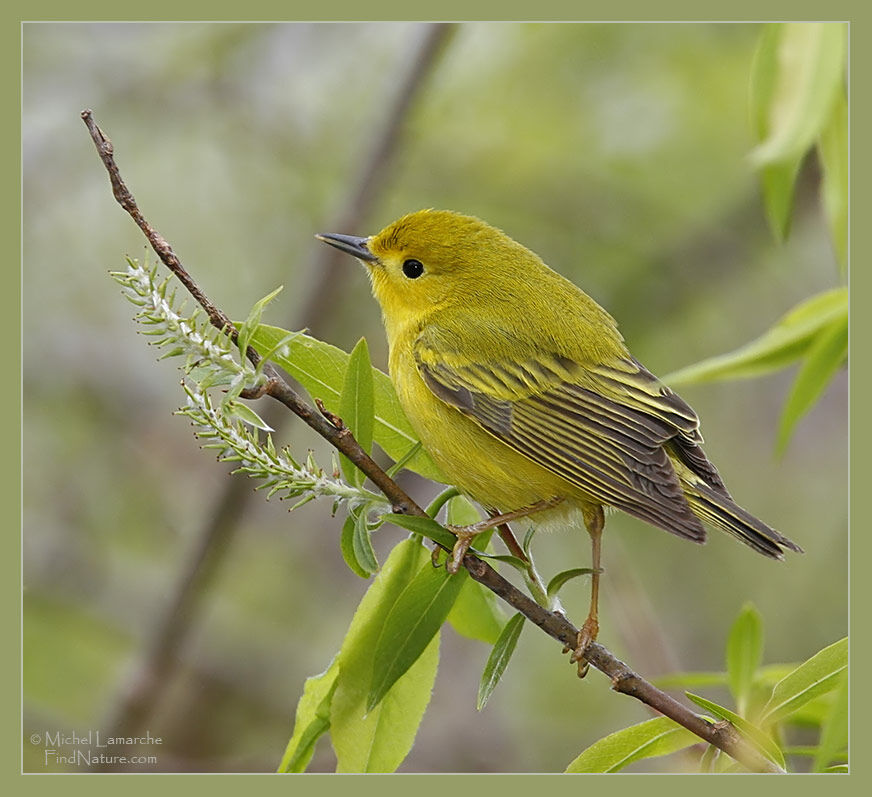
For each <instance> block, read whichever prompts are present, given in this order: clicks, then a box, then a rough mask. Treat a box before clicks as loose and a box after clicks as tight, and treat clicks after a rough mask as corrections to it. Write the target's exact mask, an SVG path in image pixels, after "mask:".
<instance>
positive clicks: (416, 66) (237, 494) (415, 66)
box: [85, 24, 456, 737]
mask: <svg viewBox="0 0 872 797" xmlns="http://www.w3.org/2000/svg"><path fill="white" fill-rule="evenodd" d="M423 28H424V32H423V36H422V37H421V40H420V41H419V42H418V43H417V44H416V45H415V46H414V47H413V48H412V50H411V56H410V59H409V62H408V64H407V65H404V66H403V67H401V68H400V70H399V71H400V77H399V83H398V88H397V91H396V92H395V93H394V95H393V97H392V99H391V100H390V101H389V103H388V104H387V107H386V108H385V110H384V111H383V112H382V113H380V114H378V118H380V119H382V120H384V121H383V125H382V127H381V128H380V129H378V130H377V131H376V133H375V135H374V136H373V138H372V145H371V147H370V150H369V152H368V153H367V154H365V155H364V156H362V157H360V158H359V159H358V161H359V162H360V163H361V164H362V167H361V171H360V174H359V176H358V179H357V180H356V181H352V187H351V190H350V191H349V192H348V194H347V198H346V201H345V202H344V204H343V206H342V208H341V209H340V210H339V212H338V213H337V214H336V219H335V221H334V225H335V229H337V230H342V229H348V230H352V229H357V227H358V225H359V224H361V223H362V221H363V219H364V217H365V216H366V215H367V212H368V209H369V208H371V207H373V206H374V204H375V203H376V202H377V200H378V198H379V197H380V196H381V194H382V192H383V189H384V186H385V182H386V176H387V175H388V174H389V173H390V172H391V169H390V160H391V158H392V157H393V156H394V154H395V152H396V149H397V143H398V139H399V135H400V132H401V130H402V127H403V124H404V121H405V119H406V117H407V116H408V113H409V111H410V108H411V106H412V102H413V100H414V98H415V96H416V95H417V94H419V93H420V90H421V87H422V85H423V83H424V80H425V78H426V77H427V75H428V74H429V73H430V72H432V70H433V68H434V66H435V65H436V64H437V63H438V60H439V55H440V53H441V52H442V51H443V50H444V48H445V46H446V44H447V42H448V41H449V39H450V38H451V36H452V35H453V33H454V31H455V30H456V25H453V24H435V25H434V24H430V25H426V26H423ZM85 121H86V124H88V127H89V130H90V129H91V124H89V123H88V120H85ZM91 123H93V120H92V122H91ZM95 132H97V131H92V137H94V135H95ZM97 136H98V137H97V138H95V144H97V141H98V140H99V141H101V142H102V143H101V144H98V151H99V152H100V153H101V157H102V155H103V153H102V149H101V148H102V147H103V146H108V147H109V148H110V149H109V154H110V155H111V142H109V141H108V139H107V138H106V137H105V136H104V135H103V134H102V131H100V132H99V133H98V134H97ZM104 163H106V161H105V160H104ZM110 163H113V161H112V160H111V159H110ZM106 166H107V169H109V174H110V180H111V181H112V187H113V193H116V190H117V189H120V190H121V197H122V198H123V199H124V202H122V207H126V205H125V204H124V203H125V202H128V203H129V200H128V197H127V196H125V191H126V189H125V188H124V186H123V183H122V182H121V181H120V178H119V176H118V175H117V169H116V170H115V174H114V175H113V171H112V169H111V168H110V165H109V164H106ZM127 193H128V194H129V192H127ZM116 197H118V193H116ZM119 201H121V199H119ZM137 214H138V215H137V216H134V220H135V221H136V223H137V225H138V226H139V227H140V229H141V230H142V231H143V232H144V233H145V234H146V237H149V235H150V233H149V230H150V227H149V226H148V225H147V224H145V220H144V218H143V217H142V215H141V214H140V213H139V212H138V210H137ZM144 224H145V226H143V225H144ZM151 233H152V234H153V233H154V231H151ZM150 240H151V239H150ZM155 242H156V243H157V245H158V246H159V247H160V248H161V249H164V248H166V249H169V246H168V244H166V242H165V241H163V239H159V238H158V237H155ZM155 251H158V253H160V252H159V250H157V249H156V250H155ZM169 251H170V252H172V250H171V249H169ZM314 252H315V254H314V258H313V262H312V263H311V264H310V265H309V267H308V268H309V271H310V272H311V273H313V274H317V275H318V279H317V280H316V281H315V287H314V290H313V291H312V292H311V293H310V295H309V296H308V297H307V299H306V300H305V301H304V302H303V303H302V307H301V309H300V310H299V311H298V312H299V313H300V315H301V318H298V319H297V322H296V323H291V322H289V323H288V324H287V326H290V327H292V328H299V327H301V326H310V325H311V324H310V321H309V319H313V318H315V319H323V318H325V317H327V316H329V314H330V308H331V307H332V306H334V304H335V301H334V298H335V295H334V294H333V291H334V290H335V286H336V285H338V284H342V283H341V282H337V280H336V279H335V274H336V271H337V270H338V261H339V256H338V252H336V250H334V249H332V248H330V247H326V246H319V247H317V248H316V249H315V250H314ZM173 257H175V255H174V254H173ZM179 265H181V264H179ZM180 277H181V275H180ZM183 282H185V284H186V286H188V288H189V289H191V288H193V289H194V290H196V286H195V285H192V283H191V282H190V281H185V280H184V279H183ZM192 292H193V291H192ZM195 295H196V294H195ZM203 298H205V297H203ZM272 407H274V408H275V409H274V410H273V409H271V408H267V411H266V412H265V413H264V415H263V417H264V420H265V421H266V422H267V424H268V425H270V426H272V427H273V428H276V429H278V428H279V427H280V425H281V424H282V422H283V421H284V418H285V417H287V413H283V412H278V411H276V410H279V405H278V404H276V405H272ZM246 482H247V480H245V479H227V480H226V482H225V484H226V486H225V487H224V488H223V489H222V490H221V491H220V492H219V494H218V496H217V497H216V499H215V501H214V503H213V506H212V507H211V510H210V511H208V512H207V513H206V520H205V522H204V523H203V526H202V527H201V528H200V530H199V531H198V533H197V534H196V535H195V541H194V543H193V545H192V547H191V551H190V554H189V555H188V557H187V559H186V562H185V564H184V565H183V566H182V568H181V569H180V570H179V574H178V578H177V579H176V583H175V585H174V587H173V588H172V589H171V590H170V597H169V599H168V600H167V601H166V603H165V605H164V606H163V607H162V608H161V610H160V611H159V613H158V614H159V618H158V620H157V622H156V623H155V627H154V629H153V632H152V634H151V635H150V640H149V643H148V645H147V647H146V649H145V651H144V653H143V655H142V657H141V658H140V660H139V661H138V662H137V663H136V665H135V666H134V668H133V670H132V673H131V676H130V678H129V679H128V681H127V683H126V684H125V685H124V686H123V687H122V691H121V694H120V696H119V699H118V700H117V701H116V702H115V704H114V707H113V714H112V716H111V717H110V719H109V721H108V727H109V729H110V731H109V732H110V735H112V736H114V737H128V736H136V735H137V732H138V730H140V729H142V728H144V727H145V723H146V722H147V720H148V717H149V714H150V713H151V711H153V709H154V707H155V705H157V704H158V703H159V702H160V699H161V696H162V694H163V693H165V692H166V689H167V687H168V685H169V684H170V683H171V676H172V672H173V670H174V669H175V668H176V667H177V666H178V662H179V655H178V651H179V649H180V647H181V646H182V644H183V641H184V639H185V637H186V636H187V635H188V633H189V631H190V629H191V627H192V626H193V624H194V622H195V620H196V616H197V609H198V607H199V606H200V601H199V597H200V596H201V595H202V594H203V593H204V592H205V590H206V588H207V586H208V584H209V583H210V582H211V581H212V580H213V578H214V576H215V573H216V572H217V571H218V569H219V567H220V564H221V562H222V560H223V558H224V556H225V555H226V552H227V551H228V550H229V548H230V543H231V542H232V540H233V537H234V536H235V533H236V531H237V530H238V528H239V524H240V522H241V520H242V518H243V516H244V514H245V511H244V510H245V508H246V506H247V504H248V502H249V501H250V500H251V498H252V496H253V495H254V491H252V489H251V487H250V485H248V484H247V483H246Z"/></svg>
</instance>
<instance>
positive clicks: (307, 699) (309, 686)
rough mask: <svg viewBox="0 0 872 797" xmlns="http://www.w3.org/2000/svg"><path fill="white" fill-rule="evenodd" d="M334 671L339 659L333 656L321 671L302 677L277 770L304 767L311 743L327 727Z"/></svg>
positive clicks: (313, 745)
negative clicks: (295, 709) (302, 681)
mask: <svg viewBox="0 0 872 797" xmlns="http://www.w3.org/2000/svg"><path fill="white" fill-rule="evenodd" d="M338 675H339V663H338V661H337V660H336V659H335V658H334V659H333V661H332V662H331V663H330V666H329V667H328V668H327V670H326V671H325V672H322V673H321V674H320V675H314V676H312V677H311V678H307V679H306V683H305V686H304V687H303V694H302V696H301V697H300V700H299V702H298V703H297V714H296V718H295V720H294V730H293V733H292V734H291V738H290V739H289V740H288V744H287V747H286V748H285V753H284V755H283V756H282V761H281V763H280V764H279V768H278V771H279V772H305V771H306V767H307V766H308V765H309V762H310V761H311V760H312V754H313V753H314V751H315V743H316V742H317V741H318V739H319V738H320V737H321V736H322V735H323V734H324V733H325V732H326V731H327V730H328V729H329V728H330V701H331V700H332V699H333V691H334V690H335V689H336V677H337V676H338Z"/></svg>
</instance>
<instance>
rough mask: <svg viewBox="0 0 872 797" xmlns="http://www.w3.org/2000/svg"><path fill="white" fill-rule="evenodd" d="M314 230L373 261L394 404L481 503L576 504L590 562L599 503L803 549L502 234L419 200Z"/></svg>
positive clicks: (612, 343) (612, 333)
mask: <svg viewBox="0 0 872 797" xmlns="http://www.w3.org/2000/svg"><path fill="white" fill-rule="evenodd" d="M319 237H321V238H322V240H324V241H325V242H327V243H330V244H332V245H334V246H337V247H338V248H340V249H343V250H344V251H347V252H349V253H351V254H353V255H355V256H356V257H357V258H358V259H359V260H361V261H362V262H363V263H364V264H365V265H366V266H367V270H368V272H369V275H370V278H371V280H372V290H373V294H374V295H375V297H376V299H377V300H378V302H379V304H380V305H381V309H382V315H383V319H384V325H385V330H386V333H387V338H388V343H389V346H390V374H391V379H392V381H393V383H394V386H395V387H396V390H397V395H398V397H399V400H400V403H401V404H402V406H403V409H404V410H405V412H406V415H407V416H408V418H409V421H410V423H411V424H412V426H413V427H414V428H415V430H416V432H417V433H418V435H419V436H420V438H421V441H422V443H423V445H424V447H425V448H426V449H427V450H428V451H429V453H430V455H431V456H432V457H433V459H434V460H435V461H436V463H437V464H438V465H439V466H440V467H441V468H442V470H443V471H444V472H445V474H446V475H447V476H448V477H449V478H450V479H451V480H452V482H453V483H454V484H456V485H457V487H458V488H460V489H461V490H462V491H463V492H464V493H466V494H468V495H469V496H470V497H472V498H474V499H475V500H476V501H478V502H479V503H481V504H482V505H483V506H484V507H486V508H487V509H488V510H489V511H491V512H494V513H496V512H497V511H501V512H509V511H513V510H517V509H519V508H522V507H526V506H529V505H533V504H536V503H538V502H541V501H546V500H549V499H562V500H561V501H560V503H559V504H558V505H557V506H556V507H555V508H552V509H548V510H546V511H545V512H543V513H540V517H549V516H550V518H551V519H554V518H555V517H556V518H558V519H560V518H565V517H566V516H567V513H569V512H572V511H575V510H581V511H582V514H583V515H584V518H585V522H586V525H587V526H588V530H589V531H590V532H591V536H592V537H594V539H595V558H597V556H598V535H599V532H600V531H601V517H602V515H601V508H602V507H604V506H612V507H616V508H619V509H622V510H624V511H626V512H629V513H630V514H633V515H635V516H637V517H640V518H642V519H643V520H646V521H648V522H650V523H652V524H654V525H656V526H659V527H661V528H663V529H666V530H667V531H670V532H672V533H674V534H677V535H679V536H682V537H686V538H688V539H691V540H694V541H696V542H703V541H704V540H705V529H704V528H703V526H702V523H701V522H700V519H703V520H705V521H707V522H709V523H711V524H713V525H715V526H717V527H719V528H721V529H723V530H725V531H727V532H729V533H731V534H733V535H734V536H736V537H738V538H739V539H741V540H742V541H743V542H745V543H746V544H748V545H750V546H751V547H752V548H754V549H755V550H757V551H759V552H760V553H763V554H765V555H767V556H770V557H773V558H782V548H789V549H792V550H795V551H798V550H800V549H799V548H798V546H796V545H795V544H794V543H793V542H791V541H790V540H788V539H787V538H785V537H783V536H781V535H780V534H779V533H778V532H776V531H775V530H773V529H771V528H770V527H769V526H767V525H766V524H765V523H763V522H762V521H760V520H758V519H757V518H755V517H754V516H753V515H751V514H750V513H748V512H746V511H745V510H744V509H742V508H740V507H739V506H738V505H736V504H735V503H734V502H733V500H732V498H731V497H730V495H729V493H728V492H727V490H726V488H725V487H724V484H723V482H722V481H721V478H720V476H719V475H718V472H717V470H716V469H715V467H714V466H713V465H712V464H711V463H710V462H709V461H708V459H707V458H706V456H705V454H704V453H703V451H702V449H701V448H700V445H699V444H700V443H701V442H702V438H701V436H700V434H699V430H698V428H699V421H698V419H697V416H696V414H695V413H694V412H693V410H692V409H691V408H690V407H689V406H688V405H687V404H686V403H685V402H684V401H683V400H682V399H681V398H679V397H678V396H677V395H675V394H674V393H673V392H672V391H671V390H669V388H667V387H666V386H665V385H663V384H662V383H661V382H660V381H659V380H657V378H656V377H654V376H653V375H652V374H651V373H650V372H648V371H647V370H646V369H645V368H644V367H643V366H642V365H641V364H640V363H638V362H637V361H636V360H635V359H634V358H633V357H632V355H631V354H630V353H629V351H628V350H627V348H626V346H625V345H624V341H623V338H622V337H621V335H620V333H619V332H618V328H617V325H616V323H615V321H614V319H613V318H612V317H611V316H610V315H609V314H608V313H607V312H606V311H605V310H603V308H601V307H600V306H599V305H598V304H597V303H596V302H595V301H594V300H593V299H591V298H590V297H589V296H588V295H587V294H586V293H584V292H583V291H582V290H581V289H579V288H578V287H576V286H575V285H573V284H572V283H571V282H569V281H568V280H566V279H564V278H563V277H561V276H560V275H559V274H557V273H556V272H554V271H553V270H552V269H550V268H549V267H548V266H546V265H545V263H543V262H542V260H541V259H540V258H539V257H538V256H537V255H535V254H534V253H533V252H531V251H530V250H528V249H526V248H525V247H523V246H521V245H520V244H518V243H517V242H515V241H513V240H512V239H511V238H510V237H509V236H507V235H505V234H504V233H503V232H501V231H500V230H497V229H495V228H493V227H491V226H490V225H488V224H486V223H485V222H483V221H481V220H480V219H477V218H474V217H471V216H464V215H461V214H458V213H453V212H450V211H441V210H423V211H418V212H416V213H411V214H409V215H407V216H404V217H403V218H401V219H399V220H397V221H395V222H394V223H392V224H390V225H388V226H387V227H386V228H385V229H384V230H382V231H381V232H380V233H378V234H377V235H374V236H371V237H369V238H355V237H352V236H345V235H324V236H319ZM597 517H599V518H600V521H599V525H598V524H597ZM595 566H598V563H595ZM592 616H593V617H594V618H595V606H594V607H592ZM595 633H596V629H595V622H594V623H593V636H595Z"/></svg>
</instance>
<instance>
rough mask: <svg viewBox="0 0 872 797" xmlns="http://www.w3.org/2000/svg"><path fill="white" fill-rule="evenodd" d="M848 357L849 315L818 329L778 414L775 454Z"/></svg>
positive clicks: (786, 441)
mask: <svg viewBox="0 0 872 797" xmlns="http://www.w3.org/2000/svg"><path fill="white" fill-rule="evenodd" d="M847 356H848V314H847V312H845V314H844V315H843V316H842V317H841V318H838V319H836V320H835V321H833V322H832V323H831V324H830V325H829V326H828V327H825V328H823V329H821V330H820V331H819V332H818V334H817V335H816V337H815V340H814V342H813V343H812V345H811V346H810V348H809V350H808V353H807V354H806V356H805V360H804V361H803V364H802V367H801V368H800V369H799V373H798V374H797V375H796V380H795V381H794V383H793V387H792V388H791V390H790V395H789V396H788V397H787V401H785V403H784V409H783V410H782V411H781V419H780V420H779V423H778V442H777V451H778V453H779V454H781V453H784V450H785V449H786V448H787V444H788V443H789V442H790V436H791V434H792V433H793V430H794V428H795V427H796V424H797V422H798V421H799V419H800V418H802V416H803V415H805V413H807V412H808V411H809V410H810V409H811V408H812V407H813V406H814V404H815V402H816V401H817V400H818V398H819V397H820V395H821V393H823V392H824V390H825V389H826V387H827V385H828V384H829V383H830V381H831V380H832V378H833V377H834V376H835V375H836V373H837V372H838V370H839V369H840V368H841V367H842V365H843V364H844V363H845V360H846V359H847Z"/></svg>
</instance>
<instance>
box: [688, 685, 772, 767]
mask: <svg viewBox="0 0 872 797" xmlns="http://www.w3.org/2000/svg"><path fill="white" fill-rule="evenodd" d="M684 694H686V695H687V696H688V698H690V699H691V700H692V701H693V702H694V703H696V704H697V705H698V706H701V707H702V708H704V709H706V711H710V712H711V713H712V714H714V715H715V716H717V717H720V718H721V719H724V720H727V722H730V723H732V725H733V726H734V727H735V728H736V730H737V731H739V733H741V734H742V736H744V737H745V738H746V739H747V740H748V741H749V742H750V743H751V744H753V745H754V747H756V748H757V749H758V750H759V751H760V752H761V753H762V754H763V755H764V756H766V758H768V759H769V760H770V761H773V762H774V763H776V764H778V766H779V767H781V769H784V768H785V763H784V755H783V754H782V752H781V748H780V747H779V746H778V745H777V744H776V743H775V741H774V740H773V739H772V738H771V737H770V736H769V734H767V733H766V732H765V731H763V730H761V729H760V728H758V727H757V726H756V725H754V724H753V723H751V722H748V720H746V719H745V718H744V717H740V716H739V715H738V714H736V713H735V712H734V711H730V709H728V708H724V707H723V706H721V705H718V704H717V703H715V702H713V701H711V700H708V699H706V698H704V697H701V696H700V695H695V694H693V693H692V692H685V693H684Z"/></svg>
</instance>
